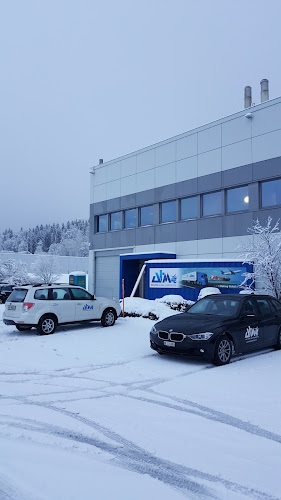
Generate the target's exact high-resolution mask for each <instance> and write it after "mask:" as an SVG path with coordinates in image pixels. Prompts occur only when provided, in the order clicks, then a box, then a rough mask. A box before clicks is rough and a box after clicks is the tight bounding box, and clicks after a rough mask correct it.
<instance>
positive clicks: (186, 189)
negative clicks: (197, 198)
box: [176, 178, 198, 198]
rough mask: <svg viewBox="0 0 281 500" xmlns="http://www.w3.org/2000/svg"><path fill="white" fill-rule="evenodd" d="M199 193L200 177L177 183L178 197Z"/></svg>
mask: <svg viewBox="0 0 281 500" xmlns="http://www.w3.org/2000/svg"><path fill="white" fill-rule="evenodd" d="M197 193H198V179H197V178H196V179H190V180H188V181H182V182H177V183H176V197H177V198H183V197H185V196H186V197H187V196H192V195H195V194H197Z"/></svg>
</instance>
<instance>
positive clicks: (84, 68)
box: [0, 0, 281, 231]
mask: <svg viewBox="0 0 281 500" xmlns="http://www.w3.org/2000/svg"><path fill="white" fill-rule="evenodd" d="M280 19H281V1H280V0H268V1H267V2H264V0H248V1H247V0H10V1H8V0H0V47H1V48H0V53H1V77H0V86H1V120H0V146H1V147H0V169H1V172H0V186H1V189H0V193H1V194H0V196H1V211H0V214H1V215H0V230H1V231H2V230H3V229H5V228H7V227H11V228H12V229H14V230H17V229H19V228H20V227H21V226H22V227H24V228H28V227H33V226H34V225H36V224H41V223H42V224H46V223H53V222H66V221H67V220H73V219H76V218H88V216H89V184H90V175H89V170H90V167H92V166H93V165H96V164H97V163H98V160H99V158H104V160H105V161H106V160H110V159H113V158H116V157H118V156H121V155H123V154H126V153H129V152H131V151H135V150H137V149H140V148H142V147H145V146H148V145H150V144H154V143H156V142H158V141H161V140H163V139H167V138H169V137H172V136H174V135H177V134H180V133H182V132H185V131H187V130H190V129H192V128H194V127H196V126H200V125H203V124H205V123H208V122H211V121H213V120H216V119H218V118H221V117H223V116H226V115H229V114H232V113H235V112H236V111H239V110H241V109H242V108H243V89H244V86H245V85H251V86H252V87H253V101H254V102H256V103H258V102H260V88H259V82H260V80H261V79H262V78H268V79H269V84H270V98H274V97H278V96H279V95H280V94H281V92H280V83H281V79H280V47H281V30H280Z"/></svg>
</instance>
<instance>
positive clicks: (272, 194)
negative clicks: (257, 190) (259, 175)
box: [261, 179, 281, 207]
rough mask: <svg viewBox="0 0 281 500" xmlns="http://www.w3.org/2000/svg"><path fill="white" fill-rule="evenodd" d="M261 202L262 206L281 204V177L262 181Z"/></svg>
mask: <svg viewBox="0 0 281 500" xmlns="http://www.w3.org/2000/svg"><path fill="white" fill-rule="evenodd" d="M261 202H262V207H273V206H274V205H281V179H277V180H275V181H266V182H262V184H261Z"/></svg>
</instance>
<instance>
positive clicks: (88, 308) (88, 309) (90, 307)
mask: <svg viewBox="0 0 281 500" xmlns="http://www.w3.org/2000/svg"><path fill="white" fill-rule="evenodd" d="M91 309H94V306H89V305H88V304H85V305H84V306H83V311H90V310H91Z"/></svg>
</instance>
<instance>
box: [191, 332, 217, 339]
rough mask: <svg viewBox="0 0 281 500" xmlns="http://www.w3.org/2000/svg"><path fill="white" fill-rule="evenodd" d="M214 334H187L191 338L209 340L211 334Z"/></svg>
mask: <svg viewBox="0 0 281 500" xmlns="http://www.w3.org/2000/svg"><path fill="white" fill-rule="evenodd" d="M212 335H214V334H213V333H211V332H205V333H193V334H192V335H187V336H188V337H189V338H190V339H191V340H209V339H210V338H211V336H212Z"/></svg>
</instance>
